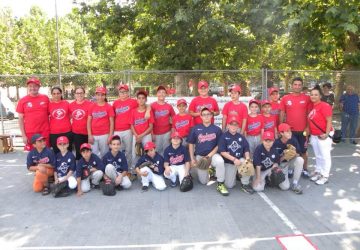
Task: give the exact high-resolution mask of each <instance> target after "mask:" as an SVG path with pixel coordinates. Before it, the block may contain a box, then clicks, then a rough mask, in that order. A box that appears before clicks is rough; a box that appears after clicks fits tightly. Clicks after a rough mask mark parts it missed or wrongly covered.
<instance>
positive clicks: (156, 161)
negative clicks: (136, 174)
mask: <svg viewBox="0 0 360 250" xmlns="http://www.w3.org/2000/svg"><path fill="white" fill-rule="evenodd" d="M146 161H150V162H152V163H153V165H154V168H155V167H157V168H158V169H157V171H156V170H155V169H151V170H152V171H153V173H155V174H159V175H162V174H163V173H164V170H165V169H164V158H163V157H162V156H161V155H160V154H159V153H158V152H156V154H155V156H154V158H151V157H150V156H148V155H147V154H144V155H143V156H141V157H140V159H139V160H138V162H137V163H136V165H135V167H138V166H140V165H141V164H142V163H144V162H146Z"/></svg>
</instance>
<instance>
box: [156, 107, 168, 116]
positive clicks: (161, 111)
mask: <svg viewBox="0 0 360 250" xmlns="http://www.w3.org/2000/svg"><path fill="white" fill-rule="evenodd" d="M168 114H169V110H167V109H166V110H159V111H155V117H156V118H159V117H163V116H167V115H168Z"/></svg>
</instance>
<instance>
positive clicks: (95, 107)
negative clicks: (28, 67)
mask: <svg viewBox="0 0 360 250" xmlns="http://www.w3.org/2000/svg"><path fill="white" fill-rule="evenodd" d="M40 86H41V82H40V80H39V79H37V78H31V79H29V80H28V81H27V87H28V95H27V96H25V97H24V98H22V99H21V100H20V101H19V103H18V106H17V112H18V113H19V125H20V130H21V133H22V137H23V141H24V143H25V144H26V148H27V149H29V150H30V153H29V154H28V157H27V167H28V169H29V170H30V171H33V172H35V177H34V183H33V190H34V191H35V192H42V193H43V194H49V193H50V189H49V184H48V181H49V177H51V176H54V181H55V184H59V183H65V185H66V186H67V187H68V189H69V190H71V189H75V190H77V194H78V195H82V194H83V193H84V192H88V191H90V190H91V188H97V187H98V186H99V184H100V182H101V181H102V180H103V179H104V180H105V181H108V180H111V181H112V182H113V183H114V184H115V186H116V187H117V188H118V189H127V188H130V186H131V182H132V181H134V180H135V179H136V178H140V179H141V183H142V190H144V191H146V190H148V188H149V185H150V183H151V184H152V185H153V186H154V188H155V189H157V190H164V189H165V188H166V187H167V185H166V182H165V179H164V177H165V178H166V179H169V182H170V186H171V187H175V186H177V182H178V181H179V183H182V180H183V179H184V178H185V177H187V176H190V175H191V173H192V172H195V171H196V173H197V177H198V180H199V182H200V183H201V184H209V182H214V181H216V182H217V190H218V191H219V193H220V194H222V195H224V196H227V195H228V194H229V191H228V189H229V188H233V187H234V186H235V185H236V179H237V177H238V178H239V180H240V183H241V185H240V186H241V189H242V190H243V191H244V192H246V193H249V194H252V193H254V191H263V190H264V188H265V185H266V180H267V177H269V176H270V175H271V173H272V172H271V170H272V169H274V168H280V169H281V170H282V172H283V173H284V175H285V180H284V181H283V182H282V183H280V184H279V188H280V189H282V190H288V189H291V190H292V191H294V192H295V193H296V194H301V193H302V188H301V186H300V184H299V181H300V177H301V175H303V176H305V177H309V178H310V179H311V180H312V181H314V182H316V184H319V185H322V184H325V183H327V182H328V178H329V173H330V168H331V156H330V149H331V144H332V140H331V139H330V138H329V135H331V134H332V133H333V128H332V125H331V124H332V108H331V106H330V105H329V104H328V103H326V102H323V101H321V98H322V91H321V89H320V88H318V87H316V88H314V89H312V90H311V91H310V96H309V95H306V94H304V93H303V92H302V87H303V81H302V79H301V78H299V77H298V78H294V79H293V81H292V85H291V86H292V92H291V93H290V94H288V95H286V96H284V97H283V98H282V99H281V100H279V90H278V89H277V88H270V89H269V90H268V93H269V100H263V101H258V100H255V99H253V100H250V102H249V105H248V107H247V106H246V105H245V104H244V103H243V102H241V101H240V96H241V87H240V86H238V85H233V86H231V87H230V89H229V91H230V96H231V100H230V101H229V102H228V103H226V104H225V106H224V108H223V109H222V115H223V118H222V125H221V128H220V127H219V126H216V125H214V117H215V116H217V115H219V114H220V109H219V107H218V104H217V101H216V100H215V99H214V98H213V97H210V96H209V94H208V93H209V85H208V83H207V82H206V81H203V80H202V81H200V82H199V83H198V92H199V96H197V97H195V98H193V99H192V101H191V102H190V104H189V106H188V104H187V102H186V100H185V99H179V100H178V101H177V109H178V113H177V114H176V113H175V111H174V109H173V107H172V106H171V105H170V104H168V103H167V102H166V94H167V92H166V88H165V87H163V86H159V87H158V88H157V89H156V96H157V101H155V102H153V103H151V104H150V105H148V104H147V97H148V93H147V92H146V91H143V90H140V91H138V92H137V93H136V99H132V98H130V97H129V87H128V86H127V85H125V84H121V85H119V86H118V90H119V98H118V99H117V100H115V101H114V102H113V104H112V105H111V104H109V103H108V102H107V99H106V94H107V91H106V88H105V87H97V88H96V91H95V98H96V101H95V102H94V103H92V102H89V101H87V100H86V99H85V89H84V88H83V87H76V88H75V96H76V99H75V100H74V101H73V102H71V103H69V102H68V101H66V100H63V99H62V89H61V88H59V87H53V88H52V89H51V96H52V98H51V99H50V100H49V98H48V97H47V96H45V95H41V94H39V88H40ZM187 109H188V110H187ZM248 110H249V111H248ZM309 138H310V143H311V145H312V146H313V149H314V153H315V157H316V167H315V171H313V172H312V173H311V174H310V173H309V172H308V170H307V145H308V141H309ZM289 144H290V145H292V146H293V147H294V148H295V149H296V154H295V155H294V156H293V158H291V159H288V158H285V157H284V150H286V148H287V147H288V146H289ZM73 145H74V147H75V150H74V151H75V152H76V155H74V154H73V153H72V151H73V148H72V146H73ZM139 147H140V148H142V149H143V151H144V152H143V153H142V154H141V153H139V152H138V150H137V149H138V148H139ZM202 159H208V160H209V162H210V166H209V168H208V169H200V168H197V164H198V163H199V162H200V161H201V160H202ZM249 161H252V162H253V165H254V170H255V175H254V176H246V175H240V176H239V175H238V174H237V169H238V166H240V165H241V164H244V163H245V162H249ZM149 162H150V163H151V164H145V165H144V163H149Z"/></svg>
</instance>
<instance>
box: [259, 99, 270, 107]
mask: <svg viewBox="0 0 360 250" xmlns="http://www.w3.org/2000/svg"><path fill="white" fill-rule="evenodd" d="M266 104H269V105H271V103H270V101H269V100H263V101H262V103H261V105H262V106H264V105H266Z"/></svg>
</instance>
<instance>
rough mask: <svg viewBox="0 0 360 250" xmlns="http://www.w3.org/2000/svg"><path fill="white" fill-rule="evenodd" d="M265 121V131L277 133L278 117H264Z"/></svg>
mask: <svg viewBox="0 0 360 250" xmlns="http://www.w3.org/2000/svg"><path fill="white" fill-rule="evenodd" d="M263 120H264V131H271V132H273V133H275V128H276V127H277V125H278V123H277V122H276V117H275V116H273V115H270V116H265V115H263Z"/></svg>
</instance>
